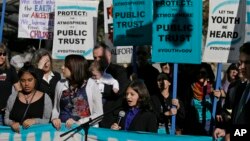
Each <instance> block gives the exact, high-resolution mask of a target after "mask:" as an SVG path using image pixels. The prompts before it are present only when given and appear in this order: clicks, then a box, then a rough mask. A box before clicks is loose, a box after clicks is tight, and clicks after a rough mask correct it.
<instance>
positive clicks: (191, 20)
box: [152, 0, 202, 64]
mask: <svg viewBox="0 0 250 141" xmlns="http://www.w3.org/2000/svg"><path fill="white" fill-rule="evenodd" d="M154 6H155V9H154V22H153V47H152V49H153V50H152V61H153V62H168V63H191V64H198V63H200V62H201V39H202V0H171V1H169V0H154Z"/></svg>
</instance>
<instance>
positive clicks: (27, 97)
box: [24, 91, 36, 104]
mask: <svg viewBox="0 0 250 141" xmlns="http://www.w3.org/2000/svg"><path fill="white" fill-rule="evenodd" d="M35 93H36V91H34V92H33V94H29V95H28V96H27V95H24V100H25V102H26V104H29V103H31V101H32V99H33V96H34V95H35ZM31 96H32V98H31V99H30V101H29V98H30V97H31Z"/></svg>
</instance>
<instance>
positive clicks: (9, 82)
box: [0, 44, 21, 125]
mask: <svg viewBox="0 0 250 141" xmlns="http://www.w3.org/2000/svg"><path fill="white" fill-rule="evenodd" d="M12 86H14V88H15V90H16V91H19V90H20V89H21V88H20V85H19V83H18V76H17V73H16V70H15V68H14V67H13V66H11V65H10V63H9V60H8V50H7V48H6V46H5V45H4V44H0V92H1V93H0V125H3V117H4V113H5V108H6V104H7V100H8V98H9V96H10V95H11V92H12Z"/></svg>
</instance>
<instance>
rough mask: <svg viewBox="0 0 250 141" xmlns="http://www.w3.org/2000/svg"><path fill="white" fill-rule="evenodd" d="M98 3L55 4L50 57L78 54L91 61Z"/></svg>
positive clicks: (76, 0) (64, 0)
mask: <svg viewBox="0 0 250 141" xmlns="http://www.w3.org/2000/svg"><path fill="white" fill-rule="evenodd" d="M98 4H99V1H87V0H84V1H79V0H60V1H56V3H55V27H54V28H55V29H54V33H55V34H54V39H53V50H52V57H53V58H54V59H64V58H65V57H66V56H67V55H69V54H79V55H82V56H84V57H85V58H86V59H93V53H92V51H93V47H94V44H95V41H96V34H97V33H96V31H97V30H96V28H97V27H96V21H97V12H98Z"/></svg>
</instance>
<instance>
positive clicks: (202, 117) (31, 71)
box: [0, 43, 250, 139]
mask: <svg viewBox="0 0 250 141" xmlns="http://www.w3.org/2000/svg"><path fill="white" fill-rule="evenodd" d="M134 49H135V51H136V61H135V62H136V63H133V64H130V65H129V66H128V67H126V68H125V67H123V66H121V65H118V64H114V63H112V62H111V57H112V56H111V51H110V49H109V47H108V46H107V45H105V44H103V43H98V44H97V45H96V46H95V47H94V49H93V57H94V60H91V61H90V60H86V59H85V58H84V57H83V56H80V55H68V56H66V58H65V60H64V65H63V66H62V72H61V73H60V72H57V71H54V70H53V60H52V57H51V54H50V52H49V51H48V50H45V49H39V50H37V51H35V52H34V54H33V57H32V59H30V61H27V62H25V63H24V64H23V65H22V68H20V69H19V70H18V71H16V69H15V68H14V67H13V66H12V65H11V64H10V62H9V58H8V53H9V52H8V49H7V48H6V46H5V45H3V44H2V45H1V46H0V91H1V93H0V110H1V111H0V112H1V113H0V125H6V126H10V127H11V128H12V129H13V130H14V131H15V132H20V128H21V127H22V128H29V127H30V126H32V125H33V124H43V123H51V124H52V125H53V126H54V127H55V128H56V129H57V130H60V128H61V125H62V123H65V125H66V127H67V128H71V127H72V125H73V124H82V123H85V122H87V121H89V120H91V119H95V118H97V117H100V116H102V119H101V120H100V121H98V122H96V124H95V125H94V126H96V127H100V128H110V129H113V130H128V131H143V132H155V133H156V132H157V130H158V128H159V125H160V124H164V125H165V129H166V132H167V133H169V130H170V126H171V117H172V116H176V131H175V133H176V134H189V135H206V136H212V135H213V136H214V138H218V137H225V139H230V132H229V130H230V127H231V126H233V125H238V124H249V123H250V122H249V119H250V117H249V113H250V112H248V111H249V110H248V109H249V97H250V95H249V88H250V85H249V79H250V43H245V44H244V45H243V46H242V47H240V56H239V62H238V63H237V64H231V65H230V66H229V67H228V69H227V71H226V72H225V74H224V77H223V79H222V82H221V87H220V88H219V90H215V88H214V87H215V75H214V73H213V70H212V68H211V65H210V64H208V63H201V64H196V65H194V64H180V67H179V71H178V85H177V86H178V87H177V98H172V94H173V90H172V83H173V64H171V63H161V64H160V66H161V71H159V70H158V69H156V68H155V67H153V66H152V64H150V63H149V61H148V60H149V58H150V48H149V47H148V46H136V47H134ZM13 88H14V89H13ZM214 98H217V99H218V104H217V107H216V109H217V112H216V118H213V116H212V109H213V103H212V102H213V100H214ZM120 111H124V112H125V115H124V117H123V118H122V119H121V120H119V121H117V119H118V117H119V113H120ZM215 127H216V128H215Z"/></svg>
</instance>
